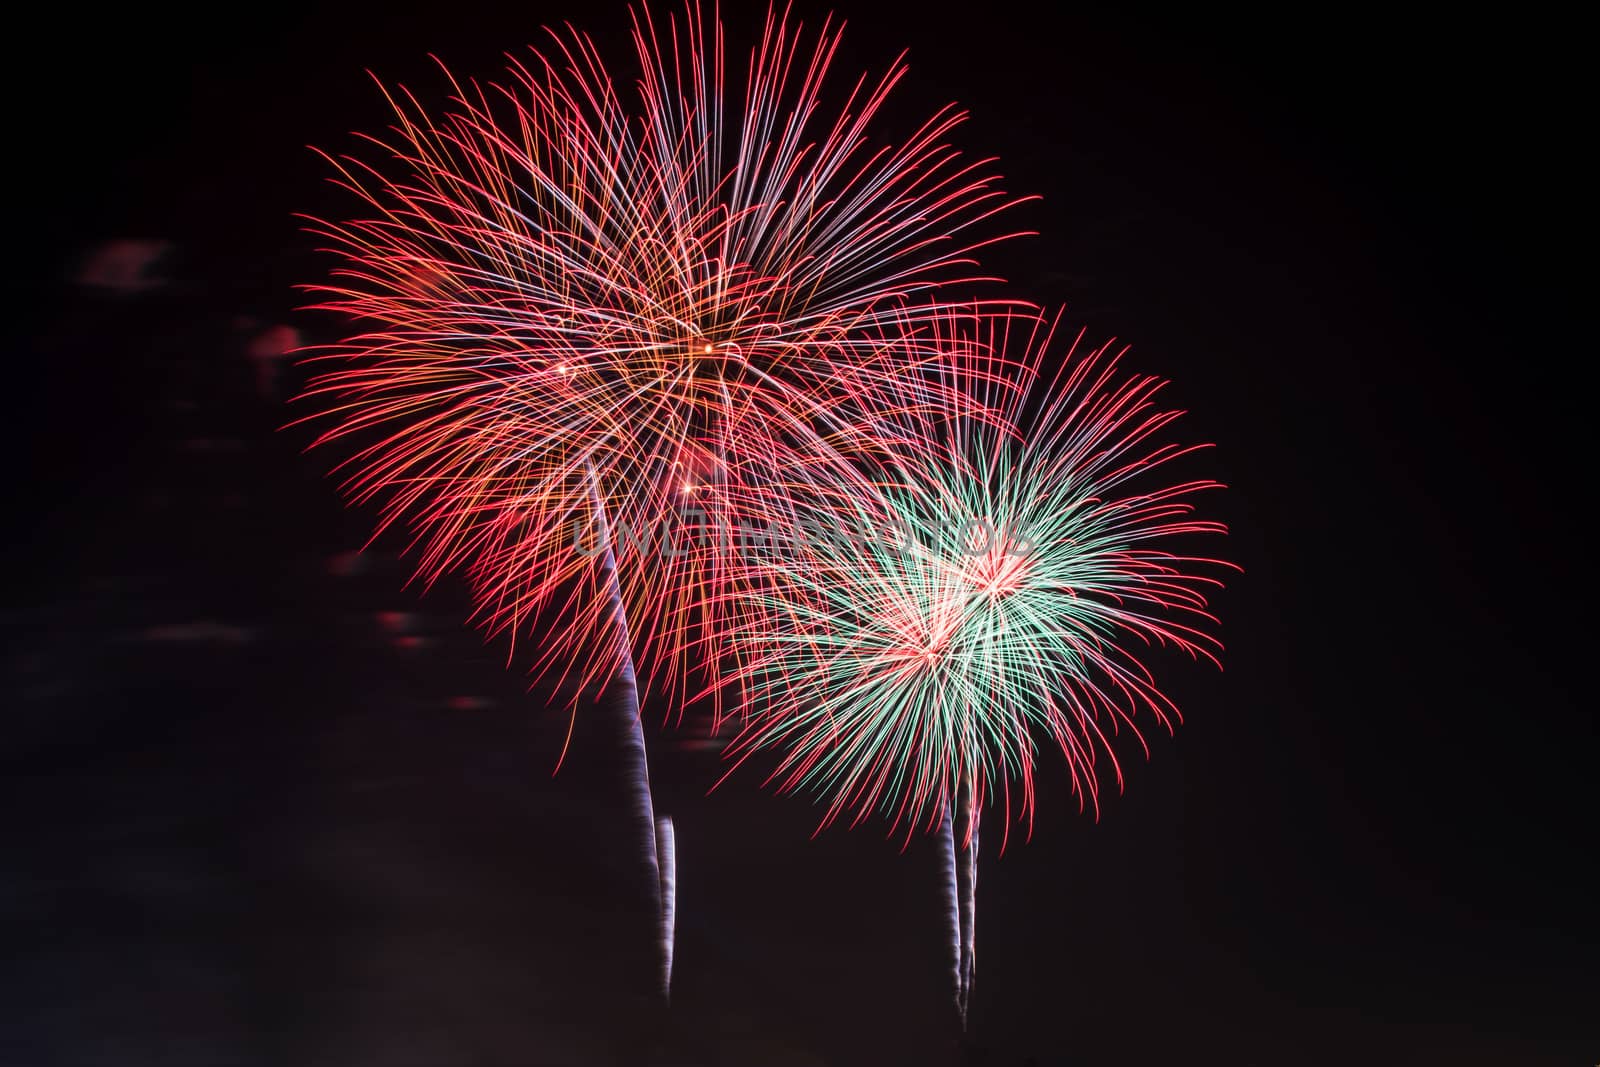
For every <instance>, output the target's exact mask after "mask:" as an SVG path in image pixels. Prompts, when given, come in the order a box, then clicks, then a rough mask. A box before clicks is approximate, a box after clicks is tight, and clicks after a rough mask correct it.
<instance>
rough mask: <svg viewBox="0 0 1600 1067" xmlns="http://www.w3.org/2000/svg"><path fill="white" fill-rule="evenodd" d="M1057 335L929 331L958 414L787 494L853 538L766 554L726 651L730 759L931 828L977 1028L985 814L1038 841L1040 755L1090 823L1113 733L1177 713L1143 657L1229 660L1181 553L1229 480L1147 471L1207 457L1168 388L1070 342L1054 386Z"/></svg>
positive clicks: (976, 322) (931, 415) (963, 1001)
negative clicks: (746, 620) (731, 701)
mask: <svg viewBox="0 0 1600 1067" xmlns="http://www.w3.org/2000/svg"><path fill="white" fill-rule="evenodd" d="M1053 333H1054V328H1053V327H1052V326H1049V325H1047V324H1045V323H1043V322H1040V321H1039V320H1036V319H1028V318H1024V317H1018V316H1013V315H1002V316H966V317H963V318H957V317H954V316H952V317H949V318H948V319H947V320H945V321H944V322H939V321H935V322H934V331H933V334H934V336H933V343H935V344H936V346H937V347H940V348H941V349H943V350H944V351H945V352H946V354H947V367H948V373H949V374H950V376H951V377H952V379H954V380H955V381H956V382H957V383H958V384H959V388H958V389H956V390H955V391H954V393H953V394H952V395H955V396H962V397H965V398H966V399H965V400H964V401H961V402H960V403H959V404H958V405H957V406H956V407H955V408H949V407H943V408H940V407H930V408H927V409H923V410H920V411H917V412H914V413H913V415H912V418H911V419H910V421H909V422H907V423H906V424H905V425H904V426H903V427H902V432H901V433H899V434H897V435H894V437H893V448H892V449H891V454H890V455H889V456H888V457H887V458H885V457H884V456H878V457H873V458H871V459H869V460H863V461H861V462H860V463H859V467H860V472H861V477H860V478H859V479H858V480H857V481H856V482H855V483H853V484H850V483H843V484H841V483H836V482H833V481H830V480H828V479H822V478H819V479H813V480H810V481H809V482H807V483H806V484H804V485H800V484H798V480H797V484H796V485H795V486H793V487H791V490H790V492H789V493H788V495H787V499H789V500H790V501H791V502H793V501H805V503H804V504H803V505H802V506H803V507H806V508H810V509H813V510H814V511H815V512H816V517H815V519H814V521H813V522H812V524H811V525H812V526H813V527H822V528H827V529H832V530H836V531H837V530H848V531H851V533H850V534H849V535H846V536H833V537H807V538H795V539H793V540H792V541H791V542H790V543H788V544H785V545H779V546H777V547H776V548H775V549H774V550H773V551H771V552H768V553H766V554H765V555H764V556H759V557H753V558H752V560H751V562H750V566H752V567H754V568H756V569H757V570H758V571H759V572H760V574H759V578H760V579H761V581H760V582H756V581H752V582H750V583H749V584H748V587H749V588H751V589H755V590H757V592H755V593H754V594H752V595H755V596H757V597H759V599H760V601H761V611H760V613H759V617H760V618H761V619H762V622H763V624H764V628H760V629H755V628H752V629H746V630H742V631H739V632H738V633H737V635H736V637H737V641H738V643H739V644H740V645H741V664H742V666H741V669H740V671H739V675H738V678H737V684H738V686H739V687H740V691H741V692H742V693H743V694H744V697H745V699H746V701H747V704H748V715H747V718H746V722H745V728H744V730H743V732H742V734H741V735H740V736H739V737H738V738H737V739H736V740H735V742H734V743H733V744H732V745H731V746H730V748H729V750H728V751H729V754H730V757H731V758H732V759H734V760H735V761H736V765H737V764H741V763H744V762H745V761H747V760H750V759H752V758H754V757H756V756H758V755H761V754H764V753H770V754H771V759H772V760H774V761H775V763H776V768H775V769H774V770H773V771H772V772H771V774H770V776H769V778H768V780H769V781H770V782H774V783H776V784H777V786H778V787H779V788H780V789H782V790H804V791H808V792H812V793H815V794H817V795H819V796H820V798H821V799H822V801H823V804H824V806H825V811H824V814H823V818H822V825H823V826H826V825H828V824H830V823H832V822H834V821H835V820H836V819H838V818H839V817H840V816H841V815H848V816H849V818H850V821H851V822H852V824H854V823H859V822H861V821H862V820H864V819H865V818H867V817H868V816H869V815H872V814H873V813H874V812H876V813H879V814H881V815H883V816H884V817H886V818H887V819H888V820H889V821H890V824H891V833H893V832H895V831H896V830H898V829H899V828H901V827H903V828H904V830H905V832H906V834H907V835H910V834H911V833H912V832H914V831H915V830H916V829H917V828H919V827H920V828H925V829H927V830H931V831H938V832H940V835H941V845H942V854H943V856H944V857H945V859H946V862H947V884H948V888H949V891H950V909H949V910H950V913H951V915H952V916H953V919H954V924H953V925H954V928H953V930H952V944H953V945H954V946H955V967H954V980H955V989H956V995H955V1000H956V1006H957V1013H958V1015H959V1016H960V1018H961V1019H962V1022H963V1025H964V1024H965V1019H966V1015H967V1011H968V1009H969V1007H970V993H971V989H972V980H973V975H974V970H975V964H974V960H975V947H976V938H975V924H976V917H977V907H976V900H977V893H976V889H977V846H978V825H979V813H980V812H981V810H982V809H983V807H984V806H985V804H986V803H997V804H998V805H999V806H1000V807H1001V808H1002V809H1003V813H1004V816H1005V818H1004V825H1005V827H1006V830H1005V832H1004V833H1002V837H1001V845H1000V847H1001V850H1002V851H1003V850H1004V847H1005V843H1006V837H1007V835H1008V834H1009V830H1010V826H1011V824H1012V822H1013V821H1015V820H1024V821H1026V822H1027V824H1028V826H1029V829H1030V831H1031V827H1032V820H1033V812H1034V771H1035V759H1036V756H1037V754H1038V752H1039V751H1040V746H1039V744H1038V740H1037V739H1048V741H1049V742H1050V743H1051V746H1052V747H1054V748H1056V749H1058V750H1059V751H1060V752H1061V753H1062V755H1063V756H1064V758H1065V761H1066V765H1067V769H1068V771H1069V773H1070V775H1071V780H1072V784H1073V788H1074V791H1075V792H1076V793H1077V795H1078V797H1079V800H1080V805H1087V804H1092V805H1093V806H1094V808H1095V811H1096V812H1097V813H1098V809H1099V793H1100V785H1101V777H1102V772H1101V770H1100V761H1101V759H1102V758H1104V759H1107V760H1109V762H1110V765H1111V768H1112V770H1113V773H1114V776H1115V780H1116V782H1117V785H1118V787H1119V788H1120V787H1121V785H1122V772H1121V768H1120V765H1119V763H1118V757H1117V752H1116V747H1115V746H1114V745H1113V739H1114V738H1115V737H1116V735H1117V734H1118V733H1120V732H1121V731H1122V730H1124V729H1126V730H1127V731H1128V732H1129V733H1131V734H1132V735H1133V738H1134V740H1135V741H1136V742H1137V743H1139V744H1140V745H1141V746H1143V744H1144V740H1143V737H1142V734H1141V732H1140V721H1141V720H1144V719H1153V720H1154V721H1155V722H1157V723H1158V724H1160V725H1162V726H1165V727H1167V728H1169V729H1170V728H1171V726H1172V723H1173V722H1174V721H1175V720H1177V719H1178V718H1179V715H1178V710H1177V708H1176V707H1175V706H1174V705H1173V704H1172V702H1171V701H1170V700H1168V699H1167V698H1166V697H1165V696H1164V695H1163V694H1162V693H1161V691H1160V689H1159V688H1158V687H1157V685H1156V682H1155V679H1154V677H1153V675H1152V673H1151V671H1150V670H1149V668H1148V667H1147V666H1146V662H1145V660H1146V658H1147V654H1148V653H1149V652H1151V651H1153V650H1154V649H1156V648H1160V647H1166V648H1170V649H1175V650H1178V651H1181V652H1183V653H1186V654H1188V655H1189V656H1191V657H1194V658H1204V659H1208V660H1212V661H1213V662H1216V653H1217V652H1218V651H1220V645H1219V644H1218V643H1217V641H1216V639H1215V638H1214V637H1213V636H1212V635H1211V634H1210V632H1209V631H1210V629H1211V628H1212V627H1213V626H1214V625H1215V623H1216V620H1215V619H1214V618H1213V616H1212V615H1211V614H1210V613H1209V612H1208V611H1207V610H1206V598H1205V594H1206V592H1207V591H1208V590H1209V589H1211V588H1213V587H1215V586H1217V585H1219V584H1220V582H1219V581H1218V580H1217V579H1216V578H1215V577H1213V576H1212V574H1213V572H1214V571H1215V570H1216V568H1218V567H1226V566H1228V565H1227V564H1225V563H1221V562H1220V561H1217V560H1214V559H1211V558H1208V557H1204V556H1194V555H1189V554H1186V553H1181V552H1179V551H1178V548H1179V546H1180V545H1182V544H1185V543H1187V542H1188V541H1190V540H1192V539H1193V538H1194V537H1195V536H1197V535H1213V534H1219V533H1222V532H1223V528H1222V526H1221V525H1220V524H1217V523H1214V522H1209V521H1204V520H1199V519H1196V518H1194V517H1193V515H1192V513H1193V502H1192V498H1193V497H1194V496H1196V495H1197V494H1199V493H1202V492H1205V491H1208V490H1211V489H1213V488H1217V487H1218V486H1217V483H1215V482H1211V481H1205V480H1194V481H1181V482H1177V483H1175V484H1174V483H1164V482H1163V480H1161V479H1159V478H1155V476H1156V475H1158V474H1160V473H1162V472H1164V470H1165V469H1167V468H1168V466H1169V465H1170V464H1172V463H1173V462H1174V461H1176V460H1179V459H1180V458H1181V457H1185V456H1188V455H1190V454H1191V453H1193V452H1195V451H1197V449H1196V448H1192V447H1180V446H1177V445H1172V444H1163V443H1160V435H1161V434H1162V432H1163V431H1165V430H1166V429H1167V428H1168V427H1169V425H1170V424H1171V423H1172V422H1173V421H1174V420H1175V419H1176V418H1178V416H1179V414H1180V413H1179V412H1177V411H1172V410H1165V409H1163V408H1162V407H1160V406H1159V405H1158V403H1157V399H1158V394H1159V392H1160V390H1161V388H1162V386H1163V385H1164V383H1163V382H1161V381H1160V380H1158V379H1155V378H1151V377H1143V376H1124V375H1122V374H1121V372H1120V371H1119V369H1118V366H1117V360H1118V355H1117V354H1113V352H1112V351H1111V349H1110V347H1109V346H1106V347H1103V348H1100V349H1098V350H1095V351H1092V352H1080V351H1079V346H1078V344H1077V343H1076V342H1074V343H1073V344H1072V345H1071V346H1070V347H1069V348H1068V350H1067V351H1066V353H1065V354H1064V356H1063V357H1062V359H1063V363H1062V366H1061V370H1060V371H1059V373H1058V374H1057V375H1055V376H1054V378H1053V379H1052V378H1051V376H1049V375H1046V374H1044V373H1043V371H1042V369H1041V365H1042V363H1043V361H1044V360H1045V359H1046V358H1047V353H1048V352H1049V350H1050V348H1051V342H1052V337H1053ZM1080 339H1081V338H1080ZM1008 350H1012V351H1014V352H1018V353H1020V354H1017V355H1008ZM908 410H909V409H908ZM997 412H998V413H1000V415H1001V416H1002V417H998V418H997V417H995V415H996V413H997ZM888 439H889V438H885V440H888ZM1152 480H1154V484H1153V485H1152V484H1151V483H1152ZM753 617H754V616H753ZM1146 751H1147V750H1146Z"/></svg>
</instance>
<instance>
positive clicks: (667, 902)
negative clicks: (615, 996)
mask: <svg viewBox="0 0 1600 1067" xmlns="http://www.w3.org/2000/svg"><path fill="white" fill-rule="evenodd" d="M656 856H657V857H658V858H659V861H660V870H661V968H662V970H661V991H662V994H663V995H664V996H666V997H667V998H668V999H669V1000H670V999H671V998H672V948H673V942H674V938H675V937H676V929H675V927H676V923H677V918H678V851H677V848H676V846H675V844H674V838H673V835H672V818H671V817H670V816H667V815H663V816H662V817H661V818H659V819H657V820H656Z"/></svg>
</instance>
